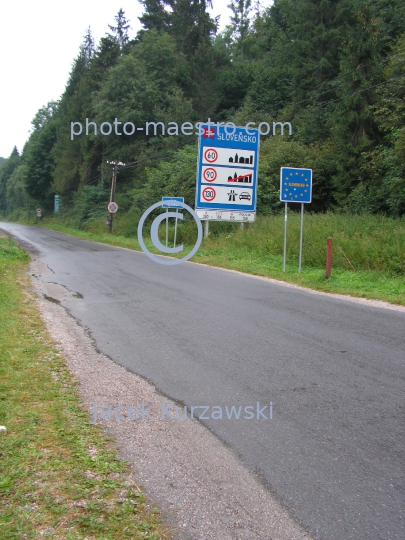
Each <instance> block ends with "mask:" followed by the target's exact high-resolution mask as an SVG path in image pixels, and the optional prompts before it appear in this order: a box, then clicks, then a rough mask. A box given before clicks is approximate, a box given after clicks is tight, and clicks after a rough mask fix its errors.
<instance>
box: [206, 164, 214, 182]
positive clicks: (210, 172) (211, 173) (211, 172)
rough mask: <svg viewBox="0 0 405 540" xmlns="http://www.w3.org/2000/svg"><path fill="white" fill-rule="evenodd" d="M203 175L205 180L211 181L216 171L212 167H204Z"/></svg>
mask: <svg viewBox="0 0 405 540" xmlns="http://www.w3.org/2000/svg"><path fill="white" fill-rule="evenodd" d="M203 177H204V180H205V181H206V182H213V181H214V180H215V179H216V177H217V171H216V170H215V169H213V168H212V167H207V168H206V169H204V172H203Z"/></svg>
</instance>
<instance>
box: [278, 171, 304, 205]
mask: <svg viewBox="0 0 405 540" xmlns="http://www.w3.org/2000/svg"><path fill="white" fill-rule="evenodd" d="M311 200H312V169H297V168H293V167H281V169H280V201H284V202H297V203H310V202H311Z"/></svg>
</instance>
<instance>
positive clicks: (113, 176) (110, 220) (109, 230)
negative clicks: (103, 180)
mask: <svg viewBox="0 0 405 540" xmlns="http://www.w3.org/2000/svg"><path fill="white" fill-rule="evenodd" d="M116 184H117V165H116V164H115V163H114V165H113V172H112V179H111V193H110V202H115V201H114V199H115V186H116ZM113 217H114V214H112V213H111V212H110V219H109V220H108V232H109V233H110V234H112V225H113Z"/></svg>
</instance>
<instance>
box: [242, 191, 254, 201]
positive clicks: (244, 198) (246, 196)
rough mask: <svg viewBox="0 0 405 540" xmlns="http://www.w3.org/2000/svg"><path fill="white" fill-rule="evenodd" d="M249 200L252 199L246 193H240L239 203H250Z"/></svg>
mask: <svg viewBox="0 0 405 540" xmlns="http://www.w3.org/2000/svg"><path fill="white" fill-rule="evenodd" d="M251 198H252V196H251V194H250V193H249V192H248V191H242V193H241V194H240V195H239V200H240V201H242V200H245V201H250V199H251Z"/></svg>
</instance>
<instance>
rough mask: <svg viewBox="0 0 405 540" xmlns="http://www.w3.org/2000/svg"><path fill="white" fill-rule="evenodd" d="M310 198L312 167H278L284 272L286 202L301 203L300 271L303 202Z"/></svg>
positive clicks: (307, 201) (299, 271)
mask: <svg viewBox="0 0 405 540" xmlns="http://www.w3.org/2000/svg"><path fill="white" fill-rule="evenodd" d="M311 200H312V169H301V168H297V167H281V169H280V201H284V203H285V205H284V206H285V209H284V255H283V271H284V272H285V266H286V258H287V217H288V213H287V203H289V202H295V203H301V223H300V253H299V262H298V273H301V266H302V239H303V231H304V204H305V203H310V202H311Z"/></svg>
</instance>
